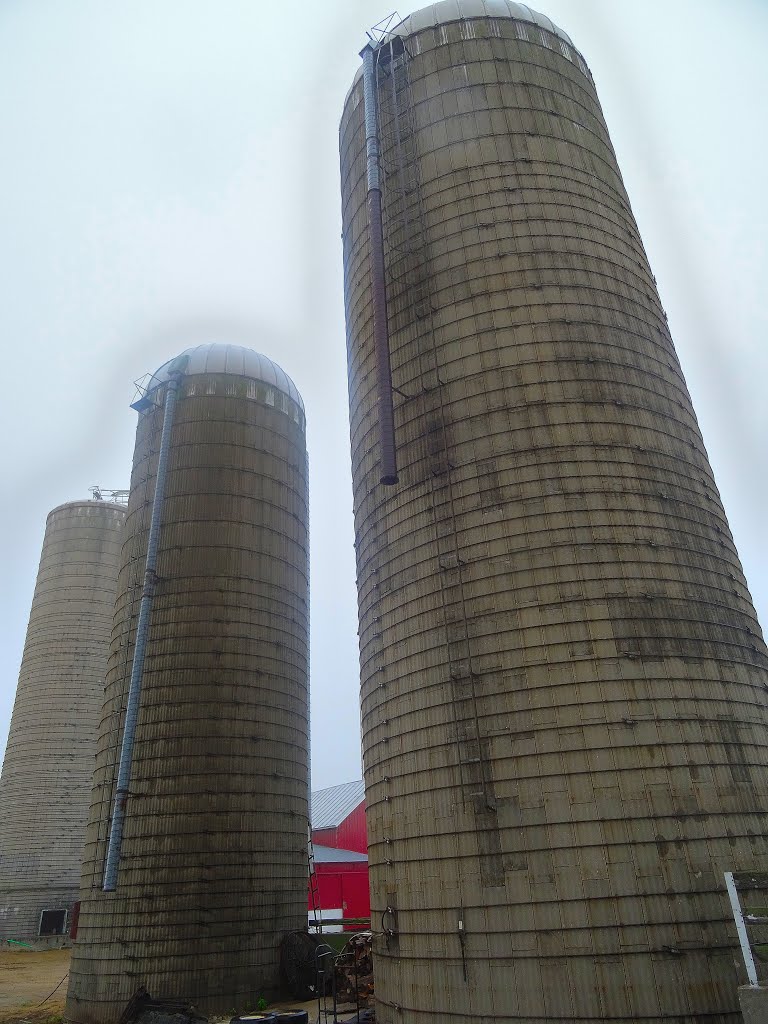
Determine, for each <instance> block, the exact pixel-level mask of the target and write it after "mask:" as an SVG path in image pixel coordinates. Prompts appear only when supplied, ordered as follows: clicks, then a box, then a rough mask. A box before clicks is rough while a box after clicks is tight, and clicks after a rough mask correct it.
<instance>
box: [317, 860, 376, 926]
mask: <svg viewBox="0 0 768 1024" xmlns="http://www.w3.org/2000/svg"><path fill="white" fill-rule="evenodd" d="M315 875H316V877H317V891H318V895H319V897H320V908H321V910H338V909H341V910H342V915H343V917H370V915H371V897H370V893H369V889H368V865H367V863H365V862H363V861H355V862H353V863H340V864H316V865H315ZM307 906H308V909H309V910H312V909H313V907H312V897H311V895H310V897H309V900H308V903H307Z"/></svg>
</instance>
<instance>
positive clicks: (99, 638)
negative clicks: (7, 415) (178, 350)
mask: <svg viewBox="0 0 768 1024" xmlns="http://www.w3.org/2000/svg"><path fill="white" fill-rule="evenodd" d="M124 519H125V509H124V508H123V507H122V506H120V505H117V504H112V503H111V502H106V501H72V502H68V503H67V504H65V505H59V506H58V507H57V508H55V509H53V511H52V512H51V513H50V514H49V515H48V519H47V521H46V526H45V536H44V539H43V550H42V554H41V557H40V567H39V570H38V573H37V582H36V585H35V593H34V597H33V599H32V608H31V610H30V615H29V625H28V626H27V634H26V640H25V644H24V654H23V657H22V662H21V668H20V670H19V682H18V687H17V690H16V700H15V702H14V707H13V715H12V717H11V725H10V732H9V734H8V745H7V747H6V751H5V758H4V762H3V770H2V775H0V940H4V939H12V940H16V941H18V942H24V943H27V944H36V945H43V946H46V945H59V944H61V943H63V942H65V941H66V937H67V934H68V930H69V925H70V923H71V913H72V906H73V904H74V903H75V901H76V900H77V893H78V888H79V884H80V859H81V854H82V847H83V842H84V840H85V830H86V825H87V824H88V806H89V803H90V793H91V780H92V776H93V765H94V757H95V753H96V733H97V730H98V723H99V715H100V712H101V707H102V704H103V702H104V677H105V674H106V669H107V651H108V649H109V637H110V632H111V629H112V615H113V611H114V604H115V587H116V585H117V568H118V564H119V560H120V544H121V536H120V531H121V526H122V523H123V521H124ZM46 911H47V913H45V912H46Z"/></svg>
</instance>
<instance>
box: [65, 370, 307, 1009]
mask: <svg viewBox="0 0 768 1024" xmlns="http://www.w3.org/2000/svg"><path fill="white" fill-rule="evenodd" d="M192 366H193V364H191V366H190V375H188V376H187V377H185V378H183V382H182V393H181V395H180V397H179V400H178V405H177V410H176V419H175V424H174V428H173V434H172V445H171V452H170V463H169V476H168V485H167V492H166V501H165V507H164V512H163V525H162V531H161V539H160V553H159V559H160V560H159V566H158V576H159V584H158V590H157V596H156V598H155V603H154V607H153V611H152V619H151V625H150V640H149V647H148V651H147V660H146V666H145V675H144V684H143V690H142V699H141V712H140V718H139V726H138V732H137V737H136V748H135V754H134V768H133V776H132V782H131V793H132V795H131V797H130V800H129V803H128V809H127V817H126V831H125V838H124V841H123V853H122V858H121V863H120V874H119V880H118V887H117V891H116V892H115V893H103V892H101V891H100V887H101V884H102V872H103V866H104V856H105V849H106V840H107V830H108V818H109V813H110V809H111V801H112V793H113V785H114V778H115V762H116V758H117V754H118V750H119V747H118V738H119V735H120V731H121V730H120V728H119V727H118V726H119V725H120V721H121V718H122V713H121V709H122V707H123V704H124V697H125V693H126V688H127V680H128V677H129V674H130V655H131V654H132V648H133V642H134V639H135V637H134V634H135V624H136V621H135V615H136V610H137V607H138V600H137V598H138V591H137V589H136V582H137V580H138V581H140V579H141V572H142V571H143V561H144V557H145V553H146V541H147V530H148V513H147V508H148V505H149V503H150V502H151V499H152V495H153V493H154V477H155V471H156V459H157V455H156V453H157V448H158V439H159V431H160V423H161V420H162V408H160V407H158V408H154V409H152V410H150V411H148V412H146V413H143V414H142V415H141V417H140V420H139V427H138V433H137V443H136V455H135V461H134V474H133V480H132V489H131V499H130V503H129V514H128V522H127V528H126V536H127V541H126V552H125V558H124V561H123V566H122V569H121V574H120V585H119V588H118V600H117V607H116V614H115V625H114V635H113V642H112V648H111V656H110V672H109V677H108V689H107V703H106V705H105V712H104V719H103V722H102V730H101V736H100V743H99V754H98V761H97V770H96V776H95V779H94V796H93V800H94V803H93V808H92V817H91V824H90V826H89V836H88V844H87V851H86V861H85V865H84V876H83V892H82V899H83V906H82V912H81V924H80V932H79V935H78V940H77V943H76V946H75V951H74V956H73V965H72V972H71V984H70V990H69V998H68V1004H67V1006H68V1008H67V1013H68V1015H69V1016H71V1018H72V1019H73V1020H77V1021H79V1022H90V1021H94V1022H96V1021H98V1022H102V1021H103V1022H107V1021H110V1020H112V1019H113V1018H114V1017H116V1016H117V1015H119V1012H120V1010H121V1009H122V1007H123V1006H124V1005H125V1003H126V1002H127V1000H128V998H129V997H130V996H131V994H132V993H133V991H134V990H135V988H136V987H137V986H138V985H139V984H143V985H144V986H145V987H146V988H147V989H148V990H149V991H150V992H151V993H152V994H153V996H157V997H163V998H169V997H179V998H183V999H188V1000H190V1001H192V1002H193V1003H195V1004H196V1005H197V1006H199V1007H200V1008H201V1010H203V1011H204V1012H220V1013H226V1012H228V1011H229V1010H230V1009H232V1008H233V1007H238V1008H241V1009H246V1008H251V1009H252V1008H253V1006H254V1005H255V1002H256V1000H257V999H258V997H259V995H263V994H267V995H268V994H269V993H270V992H273V991H275V989H276V988H277V987H278V984H279V978H278V956H279V942H280V939H281V937H282V935H284V934H285V932H287V931H290V930H293V929H296V928H301V927H303V926H305V925H306V879H307V850H306V844H307V827H308V795H309V793H308V770H309V769H308V750H309V737H308V732H309V729H308V690H307V687H308V612H309V605H308V535H307V462H306V443H305V427H304V413H303V410H302V408H301V407H300V406H299V405H298V404H297V402H296V401H294V400H293V399H292V398H291V397H290V396H288V395H287V394H284V393H283V392H282V391H280V390H279V389H277V388H274V387H270V386H267V385H264V384H258V385H257V384H255V382H254V381H249V380H245V379H241V378H240V377H236V376H232V375H227V374H224V373H219V374H217V373H212V372H211V373H201V372H198V373H197V374H196V375H193V374H192V372H191V371H192ZM137 567H138V573H137ZM246 1004H247V1005H246Z"/></svg>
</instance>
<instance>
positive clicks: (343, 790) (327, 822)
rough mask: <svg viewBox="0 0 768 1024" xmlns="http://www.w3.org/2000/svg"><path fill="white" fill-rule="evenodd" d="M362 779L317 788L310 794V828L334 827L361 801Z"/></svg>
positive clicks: (363, 792)
mask: <svg viewBox="0 0 768 1024" xmlns="http://www.w3.org/2000/svg"><path fill="white" fill-rule="evenodd" d="M364 798H365V787H364V785H363V780H362V779H360V780H358V781H357V782H345V783H344V784H343V785H341V786H330V787H329V788H328V789H318V790H316V791H315V792H314V793H313V794H312V811H311V817H312V828H336V826H337V825H340V824H341V823H342V821H344V819H345V818H348V817H349V815H350V814H351V813H352V811H354V809H355V808H356V807H359V805H360V804H361V803H362V802H363V799H364Z"/></svg>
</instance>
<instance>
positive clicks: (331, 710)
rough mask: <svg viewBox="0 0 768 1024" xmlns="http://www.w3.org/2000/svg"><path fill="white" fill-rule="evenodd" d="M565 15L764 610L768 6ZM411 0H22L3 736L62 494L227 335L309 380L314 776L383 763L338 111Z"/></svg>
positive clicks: (767, 590) (6, 195)
mask: <svg viewBox="0 0 768 1024" xmlns="http://www.w3.org/2000/svg"><path fill="white" fill-rule="evenodd" d="M535 6H536V5H535ZM541 9H542V10H543V12H544V13H546V14H548V15H549V16H550V17H551V18H552V19H553V20H554V21H555V22H557V23H558V24H559V25H561V26H562V27H563V28H564V29H565V30H566V31H567V32H568V33H569V34H570V35H571V37H572V38H573V40H574V43H575V45H576V46H577V47H578V48H579V49H580V50H581V51H582V53H583V54H584V56H585V58H586V60H587V62H588V64H589V65H590V67H591V69H592V72H593V74H594V77H595V80H596V84H597V88H598V92H599V95H600V98H601V101H602V104H603V109H604V111H605V114H606V117H607V120H608V126H609V128H610V130H611V134H612V138H613V142H614V145H615V148H616V150H617V153H618V157H619V163H620V165H621V168H622V171H623V174H624V179H625V182H626V185H627V188H628V190H629V195H630V198H631V200H632V203H633V207H634V212H635V216H636V217H637V220H638V222H639V225H640V231H641V233H642V235H643V238H644V241H645V244H646V248H647V250H648V253H649V256H650V259H651V265H652V267H653V270H654V273H655V275H656V278H657V280H658V283H659V289H660V292H661V297H662V301H663V303H664V304H665V307H666V310H667V313H668V315H669V323H670V327H671V330H672V336H673V338H674V339H675V343H676V346H677V349H678V353H679V355H680V358H681V361H682V364H683V369H684V370H685V373H686V376H687V380H688V385H689V388H690V390H691V393H692V395H693V400H694V405H695V407H696V410H697V413H698V415H699V420H700V423H701V426H702V430H703V432H704V439H705V441H706V443H707V447H708V450H709V453H710V457H711V460H712V463H713V467H714V470H715V475H716V478H717V480H718V482H719V485H720V489H721V492H722V494H723V498H724V501H725V507H726V511H727V513H728V515H729V519H730V522H731V526H732V529H733V532H734V534H735V538H736V543H737V546H738V548H739V551H740V553H741V556H742V561H743V563H744V566H745V570H746V574H747V579H748V581H749V583H750V585H751V588H752V593H753V595H754V598H755V601H756V604H757V607H758V612H759V614H760V616H761V620H762V621H763V623H767V622H768V614H766V613H768V561H767V560H766V554H765V545H764V529H763V524H762V514H763V512H764V509H765V507H766V500H765V499H766V490H767V489H768V484H767V482H766V481H768V464H767V463H768V457H767V456H766V449H765V440H764V439H765V437H766V427H768V401H767V400H766V390H767V385H766V382H767V381H768V348H767V346H766V343H765V342H766V318H767V317H768V313H767V312H766V310H767V309H768V280H767V278H768V273H767V272H766V267H767V266H768V257H767V256H766V238H768V215H767V209H768V199H767V197H766V195H767V190H766V183H765V174H766V167H768V145H767V144H766V129H765V111H766V110H767V109H768V85H767V77H768V76H767V73H766V68H767V67H768V56H767V54H768V4H766V3H765V2H763V0H727V2H726V0H643V2H642V3H639V2H638V3H634V2H631V0H547V3H546V6H544V4H542V7H541ZM390 10H391V9H390V8H387V7H382V6H381V3H380V2H371V0H326V3H325V4H322V5H319V4H310V3H307V2H305V0H294V2H293V3H291V4H290V5H283V4H266V3H262V2H258V0H131V3H124V2H118V0H67V2H66V3H63V2H62V0H3V2H2V4H0V137H1V138H2V143H3V159H2V163H1V164H0V223H1V224H2V230H0V280H2V283H3V294H2V301H1V302H0V337H2V343H3V353H4V357H5V358H4V362H5V367H6V369H5V371H4V372H5V374H6V377H5V379H6V390H5V393H4V395H3V400H2V406H1V410H2V411H1V412H0V415H2V419H3V435H2V436H3V438H4V440H5V445H4V455H5V459H4V472H3V474H2V486H3V488H4V495H3V496H4V501H3V502H2V505H1V506H0V508H1V509H2V511H1V513H0V514H1V515H2V524H0V526H1V528H0V545H1V546H2V601H3V607H2V616H1V617H0V644H1V645H2V646H1V647H0V749H1V748H2V747H4V744H5V738H6V733H7V727H8V722H9V719H10V713H11V707H12V703H13V695H14V691H15V687H16V678H17V673H18V668H19V662H20V659H21V652H22V647H23V643H24V631H25V628H26V622H27V616H28V614H29V606H30V602H31V599H32V591H33V588H34V582H35V574H36V572H37V563H38V559H39V555H40V546H41V541H42V537H43V530H44V526H45V518H46V515H47V513H48V511H49V510H50V509H51V508H53V507H54V506H55V505H58V504H60V503H62V502H64V501H69V500H72V499H77V498H86V497H88V496H89V495H88V488H89V486H90V485H92V484H96V483H98V484H100V485H102V486H103V487H112V488H122V487H126V486H127V485H128V479H129V469H130V462H131V455H132V450H133V440H134V431H135V414H134V413H133V411H132V410H131V409H130V408H129V407H128V406H129V403H130V401H131V400H132V398H133V391H134V389H133V384H132V382H133V381H134V380H135V379H136V378H138V377H140V376H142V375H143V374H144V373H146V372H148V371H152V370H154V369H156V367H157V366H158V365H160V364H161V363H162V362H163V361H165V360H166V359H168V358H170V357H171V356H173V355H175V354H176V353H177V352H179V351H180V350H182V349H183V348H185V347H187V346H188V345H190V344H197V343H199V342H204V341H229V342H235V343H238V344H244V345H249V346H252V347H253V348H256V349H259V350H260V351H262V352H264V353H265V354H267V355H269V356H270V357H271V358H273V359H275V360H276V361H277V362H279V363H280V364H281V365H282V366H283V368H284V369H285V370H286V371H287V372H288V373H289V374H290V375H291V376H292V377H293V379H294V380H295V382H296V384H297V385H298V387H299V390H300V391H301V393H302V395H303V397H304V401H305V404H306V409H307V422H308V433H309V446H310V465H311V511H312V518H311V535H312V679H311V685H312V708H313V719H312V730H313V750H312V766H313V785H314V786H315V787H320V786H327V785H333V784H335V783H339V782H345V781H348V780H351V779H353V778H357V777H359V772H360V765H359V724H358V723H359V714H358V703H357V683H358V659H357V636H356V628H357V613H356V593H355V571H354V558H353V548H352V541H353V530H352V513H351V502H352V498H351V483H350V472H349V443H348V419H347V396H346V364H345V348H344V319H343V317H344V313H343V310H344V307H343V296H342V265H341V241H340V237H339V235H340V227H341V224H340V212H339V195H338V143H337V126H338V120H339V116H340V113H341V108H342V103H343V100H344V95H345V93H346V91H347V88H348V86H349V83H350V81H351V79H352V76H353V75H354V73H355V70H356V68H357V66H358V61H359V58H358V56H357V54H358V51H359V50H360V48H361V47H362V45H363V43H364V42H365V30H366V29H367V28H368V27H369V26H371V25H372V24H374V23H375V22H378V21H379V20H380V19H381V18H383V17H385V16H386V15H387V14H389V13H390ZM410 10H411V9H410V8H400V14H401V15H405V14H407V13H409V11H410Z"/></svg>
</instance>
